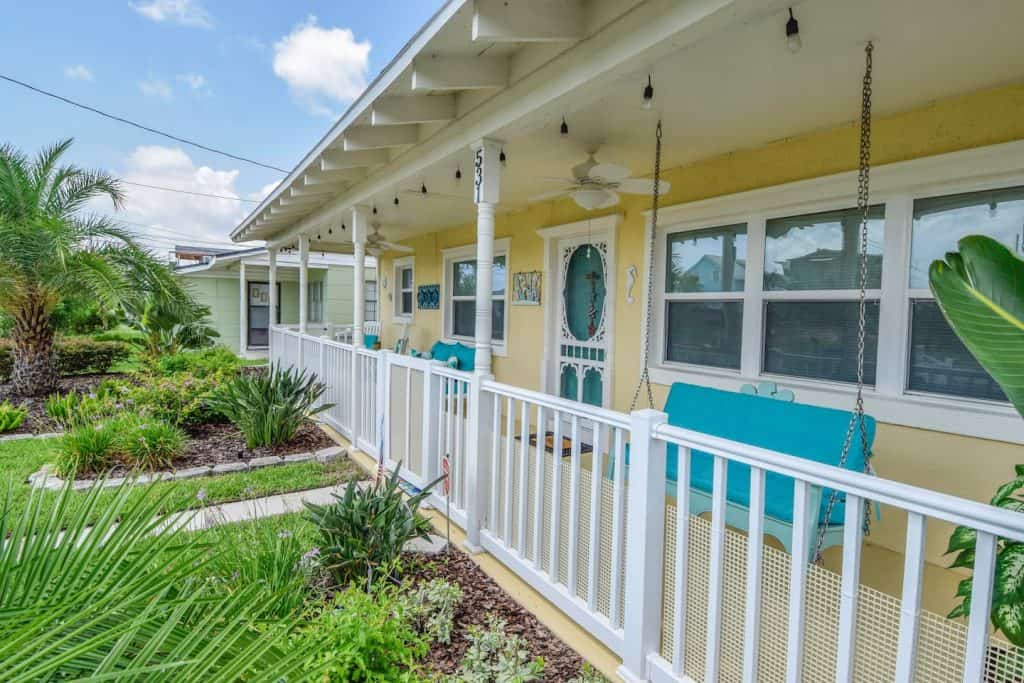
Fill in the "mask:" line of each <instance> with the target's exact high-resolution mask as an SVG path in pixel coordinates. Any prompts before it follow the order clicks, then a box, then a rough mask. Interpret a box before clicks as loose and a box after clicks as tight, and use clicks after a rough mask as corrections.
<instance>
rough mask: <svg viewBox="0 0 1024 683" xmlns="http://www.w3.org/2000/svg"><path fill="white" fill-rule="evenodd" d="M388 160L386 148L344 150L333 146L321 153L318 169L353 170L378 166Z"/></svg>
mask: <svg viewBox="0 0 1024 683" xmlns="http://www.w3.org/2000/svg"><path fill="white" fill-rule="evenodd" d="M389 161H391V155H390V154H389V153H388V150H386V149H364V150H358V151H344V150H341V149H336V148H335V149H330V150H328V151H326V152H324V153H323V155H321V157H320V170H321V171H323V172H333V171H354V170H357V169H366V168H367V167H369V166H380V165H382V164H386V163H388V162H389Z"/></svg>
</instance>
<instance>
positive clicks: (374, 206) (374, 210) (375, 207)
mask: <svg viewBox="0 0 1024 683" xmlns="http://www.w3.org/2000/svg"><path fill="white" fill-rule="evenodd" d="M373 215H374V216H376V215H377V204H374V205H373Z"/></svg>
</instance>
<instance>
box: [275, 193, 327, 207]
mask: <svg viewBox="0 0 1024 683" xmlns="http://www.w3.org/2000/svg"><path fill="white" fill-rule="evenodd" d="M325 198H326V197H325V196H324V195H323V194H322V193H320V194H307V195H299V196H294V195H281V196H280V197H278V202H280V204H281V206H312V205H313V204H319V203H320V202H322V201H323V200H324V199H325Z"/></svg>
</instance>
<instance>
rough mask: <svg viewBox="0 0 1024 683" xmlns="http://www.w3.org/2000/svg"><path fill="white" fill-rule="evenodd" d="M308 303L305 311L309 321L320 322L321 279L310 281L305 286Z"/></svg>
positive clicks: (321, 317) (322, 302) (321, 304)
mask: <svg viewBox="0 0 1024 683" xmlns="http://www.w3.org/2000/svg"><path fill="white" fill-rule="evenodd" d="M307 287H308V289H307V292H308V294H309V296H308V297H307V299H308V303H307V305H306V308H307V310H306V313H307V315H308V317H309V322H311V323H322V322H323V321H324V283H323V281H322V280H321V281H318V282H310V283H309V285H308V286H307Z"/></svg>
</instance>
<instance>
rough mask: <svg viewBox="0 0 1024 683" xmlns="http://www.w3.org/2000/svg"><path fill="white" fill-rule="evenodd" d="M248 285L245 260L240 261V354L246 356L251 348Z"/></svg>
mask: <svg viewBox="0 0 1024 683" xmlns="http://www.w3.org/2000/svg"><path fill="white" fill-rule="evenodd" d="M248 289H249V288H248V287H247V286H246V283H245V261H242V260H241V259H239V261H238V355H239V356H245V352H246V350H247V349H248V348H249V339H248V336H249V307H248V306H247V305H246V304H247V303H248V302H249V301H248V294H249V291H248Z"/></svg>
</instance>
